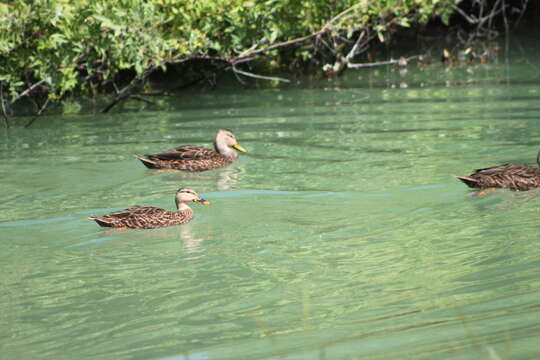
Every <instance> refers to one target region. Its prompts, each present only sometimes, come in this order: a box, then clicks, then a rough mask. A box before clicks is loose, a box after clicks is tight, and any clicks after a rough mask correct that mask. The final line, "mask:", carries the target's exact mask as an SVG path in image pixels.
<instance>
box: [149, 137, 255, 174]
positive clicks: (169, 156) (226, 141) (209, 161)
mask: <svg viewBox="0 0 540 360" xmlns="http://www.w3.org/2000/svg"><path fill="white" fill-rule="evenodd" d="M214 149H215V150H212V149H208V148H205V147H203V146H198V145H184V146H180V147H177V148H174V149H170V150H167V151H163V152H159V153H155V154H147V155H144V156H139V157H138V159H139V160H140V161H141V162H142V163H143V164H144V165H145V166H146V167H147V168H149V169H174V170H183V171H191V172H194V171H205V170H210V169H215V168H218V167H222V166H226V165H229V164H231V163H233V162H234V161H235V160H236V159H237V158H238V153H237V152H236V151H235V150H238V151H240V152H246V151H247V150H246V149H244V148H243V147H242V146H240V144H239V143H238V141H237V140H236V137H235V135H234V133H233V132H232V131H231V130H228V129H219V130H218V131H217V132H216V136H215V138H214Z"/></svg>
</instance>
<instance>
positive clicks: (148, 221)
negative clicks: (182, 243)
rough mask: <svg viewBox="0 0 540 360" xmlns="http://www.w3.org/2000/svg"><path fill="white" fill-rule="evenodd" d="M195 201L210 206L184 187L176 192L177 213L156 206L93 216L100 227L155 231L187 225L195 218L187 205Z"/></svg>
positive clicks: (91, 218)
mask: <svg viewBox="0 0 540 360" xmlns="http://www.w3.org/2000/svg"><path fill="white" fill-rule="evenodd" d="M190 201H194V202H198V203H199V204H203V205H208V204H210V203H209V202H208V201H206V200H204V199H202V198H201V197H200V196H199V194H197V193H196V192H195V190H193V189H192V188H189V187H183V188H181V189H179V190H178V191H177V192H176V211H168V210H164V209H160V208H158V207H155V206H139V205H137V206H133V207H130V208H127V209H124V210H120V211H115V212H112V213H110V214H106V215H102V216H91V217H89V218H88V219H89V220H94V221H95V222H97V223H98V224H99V225H100V226H103V227H114V228H118V229H126V228H129V229H154V228H159V227H163V226H169V225H179V224H185V223H187V222H188V221H190V220H191V219H192V218H193V210H191V208H190V207H189V206H188V205H187V204H186V203H187V202H190Z"/></svg>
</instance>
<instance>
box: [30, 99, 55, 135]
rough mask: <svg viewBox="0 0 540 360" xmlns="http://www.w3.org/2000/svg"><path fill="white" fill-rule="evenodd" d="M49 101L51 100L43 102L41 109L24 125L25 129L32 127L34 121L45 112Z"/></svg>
mask: <svg viewBox="0 0 540 360" xmlns="http://www.w3.org/2000/svg"><path fill="white" fill-rule="evenodd" d="M50 101H51V98H47V100H45V102H44V103H43V105H42V106H41V109H39V111H38V112H37V114H36V115H35V116H34V117H33V118H32V119H31V120H30V121H29V122H28V123H27V124H26V125H24V128H25V129H28V128H29V127H30V126H32V124H33V123H34V121H36V120H37V119H38V118H39V117H40V116H41V114H43V113H44V112H45V110H46V109H47V105H49V102H50Z"/></svg>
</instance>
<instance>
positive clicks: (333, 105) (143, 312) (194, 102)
mask: <svg viewBox="0 0 540 360" xmlns="http://www.w3.org/2000/svg"><path fill="white" fill-rule="evenodd" d="M530 51H531V52H530V53H529V54H528V55H527V57H525V56H524V55H523V54H521V53H520V48H517V49H516V50H515V52H514V53H511V54H510V55H509V57H508V58H505V57H504V56H503V54H501V57H500V59H499V60H497V61H494V62H493V63H489V64H481V65H476V66H472V67H456V68H452V69H450V70H447V71H444V69H443V68H442V67H440V66H439V65H433V66H431V67H429V68H427V69H424V70H421V69H417V68H416V67H414V66H411V67H409V70H408V71H407V72H403V71H401V72H400V71H399V70H398V69H392V68H388V69H376V70H369V71H351V72H349V73H348V74H347V77H346V78H342V79H339V80H337V81H334V82H327V81H319V82H315V83H312V84H310V85H309V86H305V87H302V88H284V89H264V90H236V91H234V92H231V91H229V90H224V91H214V92H211V93H206V94H189V95H188V94H183V95H179V96H177V97H174V98H169V99H165V100H162V101H163V102H164V104H162V105H164V108H166V109H168V110H167V111H153V110H144V109H143V110H141V111H135V112H133V111H132V112H123V113H117V114H111V115H105V116H104V115H64V116H48V117H44V118H42V119H39V120H38V121H37V122H36V123H35V124H34V125H33V127H32V128H30V129H22V128H14V129H11V130H9V131H5V130H0V139H1V150H0V158H1V163H0V173H1V179H2V180H1V184H2V194H3V195H2V197H1V200H0V232H1V234H2V236H1V238H2V240H1V241H0V257H1V262H0V264H1V265H2V269H1V270H2V274H3V276H2V277H0V349H1V352H2V354H3V355H2V358H6V359H37V358H43V359H45V358H47V359H74V358H89V359H191V360H193V359H388V358H395V359H404V358H411V359H419V358H425V359H478V358H480V359H529V358H531V359H533V358H538V357H540V320H539V319H540V310H539V309H540V277H539V276H538V275H539V271H540V250H539V247H538V223H537V219H538V205H539V204H540V193H539V192H538V191H531V192H526V193H515V192H509V191H494V192H491V193H488V194H486V195H484V196H474V195H473V194H472V193H471V192H470V191H469V190H468V189H467V188H466V187H465V186H464V185H462V184H461V183H459V182H458V181H457V180H455V179H454V177H453V176H454V175H463V174H468V173H470V171H471V170H472V169H474V168H478V167H484V166H489V165H494V164H498V163H502V162H510V161H513V162H522V163H529V164H533V163H534V159H535V156H536V153H537V151H538V150H539V149H540V121H539V118H540V98H539V94H540V73H539V72H538V71H537V69H538V68H539V67H540V63H539V62H538V61H537V59H538V57H535V56H533V55H534V53H535V52H534V51H532V50H530ZM139 105H140V104H137V106H139ZM26 120H27V119H19V121H20V122H21V123H24V121H26ZM218 128H230V129H233V130H234V131H235V133H236V134H237V137H238V138H239V140H240V142H241V144H242V145H243V146H244V147H246V148H247V149H248V150H249V153H247V154H245V155H244V154H242V156H241V158H240V160H239V161H238V162H237V163H235V164H234V165H232V166H230V167H227V168H224V169H219V170H215V171H210V172H205V173H197V174H186V173H180V172H176V173H158V174H154V173H152V172H151V171H148V170H147V169H145V168H144V167H142V166H141V165H140V164H139V163H138V161H137V160H136V159H135V158H134V156H133V155H134V154H141V153H147V152H153V151H158V150H163V149H166V148H169V147H171V146H175V145H181V144H188V143H196V144H207V145H210V143H211V139H212V137H213V134H214V132H215V131H216V129H218ZM181 185H189V186H192V187H193V188H195V189H197V190H198V191H199V192H201V193H202V195H203V196H204V197H205V198H207V199H208V200H210V201H211V202H212V205H211V206H208V207H202V206H196V205H194V210H195V213H196V217H195V219H194V220H193V221H192V222H191V223H189V224H187V225H184V226H176V227H170V228H163V229H157V230H149V231H136V230H130V231H119V232H104V231H103V230H102V229H100V228H99V227H97V226H96V225H95V224H94V223H93V222H90V221H87V220H86V217H87V216H89V215H91V214H101V213H104V212H107V211H110V210H113V209H119V208H123V207H127V206H130V205H135V204H148V205H150V204H152V205H156V206H160V207H164V208H168V209H172V208H173V207H174V200H173V199H174V192H175V191H176V190H177V189H178V188H179V187H180V186H181Z"/></svg>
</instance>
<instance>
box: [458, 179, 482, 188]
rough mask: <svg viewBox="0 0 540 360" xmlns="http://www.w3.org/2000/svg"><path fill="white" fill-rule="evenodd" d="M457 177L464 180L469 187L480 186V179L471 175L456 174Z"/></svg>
mask: <svg viewBox="0 0 540 360" xmlns="http://www.w3.org/2000/svg"><path fill="white" fill-rule="evenodd" d="M456 178H457V179H459V180H461V181H463V182H464V183H465V185H467V186H468V187H471V188H476V187H478V180H476V179H474V178H472V177H469V176H456Z"/></svg>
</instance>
